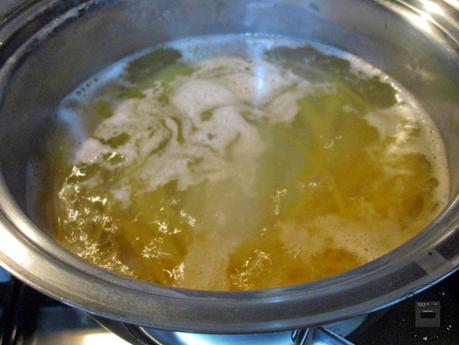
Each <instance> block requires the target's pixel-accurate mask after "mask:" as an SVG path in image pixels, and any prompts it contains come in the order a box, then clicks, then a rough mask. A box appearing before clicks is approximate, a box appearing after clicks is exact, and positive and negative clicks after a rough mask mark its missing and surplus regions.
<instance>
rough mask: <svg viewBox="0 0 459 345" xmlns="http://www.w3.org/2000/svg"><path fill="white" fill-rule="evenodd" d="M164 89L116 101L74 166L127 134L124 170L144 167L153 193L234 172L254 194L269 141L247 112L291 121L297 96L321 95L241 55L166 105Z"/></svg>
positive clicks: (186, 83) (177, 91)
mask: <svg viewBox="0 0 459 345" xmlns="http://www.w3.org/2000/svg"><path fill="white" fill-rule="evenodd" d="M165 87H166V85H163V84H161V83H160V84H158V85H155V87H154V88H149V89H147V90H145V92H144V94H145V97H144V98H141V99H128V100H125V101H123V102H121V103H119V104H117V106H116V108H115V109H114V111H113V115H112V116H111V117H109V118H108V119H106V120H104V121H102V122H101V123H100V124H99V125H98V126H97V127H96V128H95V129H94V132H93V134H92V136H90V137H89V138H88V139H86V140H84V141H83V142H82V144H81V145H80V146H79V148H78V149H77V151H76V154H75V163H81V162H86V163H88V162H94V161H95V160H97V159H98V157H100V156H101V155H102V154H104V153H109V152H112V151H113V148H112V147H110V146H109V145H108V144H106V143H107V142H109V140H110V138H116V137H117V136H120V135H124V136H126V138H128V139H127V140H126V142H124V143H122V144H121V145H119V146H118V147H116V152H117V153H119V154H122V155H123V156H124V157H125V160H124V162H123V163H122V165H126V166H128V165H136V164H137V165H139V167H138V168H136V171H135V175H136V176H138V177H139V178H140V179H142V180H143V181H148V185H149V186H150V187H149V188H150V190H155V189H156V188H158V187H159V186H162V185H165V184H167V183H169V182H171V181H177V185H178V189H179V190H185V189H187V188H188V187H190V186H193V185H197V184H199V183H201V182H203V181H204V180H208V181H212V180H219V179H220V180H224V179H226V178H228V177H229V174H230V175H234V176H238V177H239V179H240V181H241V183H242V184H244V185H245V187H244V188H245V190H246V191H247V192H249V191H250V186H251V183H252V181H251V178H250V176H254V175H255V170H256V168H257V166H256V161H257V158H258V156H259V155H260V154H261V153H262V152H263V149H264V148H263V147H264V144H263V142H262V140H261V138H260V136H259V133H258V130H257V129H256V127H255V126H254V125H253V124H251V123H250V122H249V121H247V118H246V117H244V115H243V113H247V112H249V113H251V114H252V116H255V117H256V116H257V115H256V114H261V115H260V116H263V117H264V119H265V120H268V121H272V122H284V123H289V122H290V121H292V120H293V119H294V117H295V115H296V112H297V109H298V106H297V102H296V101H297V99H298V98H300V97H302V96H304V95H305V94H307V93H308V92H311V91H312V90H314V87H313V86H311V85H310V84H309V83H307V82H305V81H301V80H300V79H299V78H298V77H296V76H295V75H293V73H292V72H290V71H289V70H286V69H283V68H281V67H279V66H275V65H273V64H270V63H268V62H261V61H253V60H247V59H242V58H238V57H225V58H212V59H209V60H205V61H202V62H200V63H199V64H197V66H196V68H195V72H194V73H193V74H192V75H191V76H190V77H188V78H185V79H178V80H175V81H173V82H172V84H171V85H168V86H167V87H168V88H170V90H171V92H170V96H169V102H170V104H166V105H165V104H163V103H162V102H161V101H160V97H161V95H162V94H163V90H164V88H165ZM261 107H265V108H266V109H267V111H260V108H261ZM65 111H67V110H65ZM254 114H255V115H254ZM180 140H183V142H180ZM155 150H158V152H157V153H156V154H152V152H154V151H155ZM228 158H230V161H231V163H229V162H228ZM193 162H197V163H193ZM114 196H115V197H117V198H121V197H122V198H126V197H128V193H127V192H123V193H120V192H119V190H118V189H115V191H114ZM120 201H123V202H124V203H126V202H127V201H126V200H120Z"/></svg>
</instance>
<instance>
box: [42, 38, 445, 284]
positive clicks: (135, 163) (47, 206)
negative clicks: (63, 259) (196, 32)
mask: <svg viewBox="0 0 459 345" xmlns="http://www.w3.org/2000/svg"><path fill="white" fill-rule="evenodd" d="M38 166H39V172H40V174H39V183H38V185H39V186H40V187H39V189H38V193H37V198H36V202H35V208H36V209H37V210H38V214H39V215H40V217H41V219H42V220H43V222H44V223H45V224H46V226H47V227H48V229H49V231H50V233H51V234H52V236H54V237H55V238H56V239H57V240H58V241H59V242H60V243H61V244H62V245H63V246H65V247H66V248H67V249H69V250H70V251H72V252H74V253H76V254H77V255H79V256H80V257H82V258H83V259H85V260H87V261H89V262H91V263H94V264H96V265H99V266H101V267H104V268H106V269H108V270H110V271H113V272H116V273H121V274H124V275H127V276H129V277H132V278H136V279H141V280H144V281H148V282H152V283H158V284H165V285H169V286H174V287H181V288H191V289H202V290H253V289H265V288H274V287H282V286H288V285H292V284H302V283H306V282H309V281H314V280H318V279H322V278H326V277H329V276H332V275H335V274H338V273H341V272H344V271H347V270H350V269H352V268H355V267H357V266H359V265H362V264H365V263H367V262H369V261H371V260H373V259H375V258H377V257H380V256H382V255H384V254H386V253H387V252H389V251H390V250H392V249H394V248H396V247H397V246H399V245H401V244H402V243H404V242H405V241H407V240H409V239H410V238H412V237H413V236H415V235H416V234H417V233H418V232H419V231H421V230H422V229H423V227H425V226H426V225H427V224H428V223H429V222H430V221H431V220H432V219H433V218H434V217H435V216H436V215H437V214H438V212H439V211H441V209H442V208H443V207H444V206H445V204H446V202H447V199H448V188H449V185H448V172H447V165H446V159H445V153H444V149H443V146H442V142H441V139H440V136H439V134H438V131H437V129H436V128H435V126H434V124H433V122H432V121H431V119H430V118H429V117H428V116H427V115H426V114H425V113H424V112H423V111H422V109H421V108H420V107H419V106H418V105H417V104H416V102H415V100H413V99H412V98H411V96H410V95H409V94H408V93H407V92H406V91H404V90H403V89H402V88H401V87H400V86H399V85H398V84H397V83H396V82H395V81H394V80H392V79H391V78H390V77H389V76H387V75H385V74H384V73H383V72H381V71H379V70H377V69H376V68H374V67H372V66H371V65H369V64H367V63H366V62H364V61H362V60H360V59H359V58H357V57H355V56H353V55H351V54H348V53H344V52H341V51H338V50H336V49H332V48H329V47H326V46H322V45H318V44H313V43H310V42H309V43H308V42H302V41H296V40H291V39H288V38H283V37H277V36H256V35H224V36H207V37H198V38H190V39H186V40H181V41H174V42H170V43H168V44H164V45H161V46H158V47H155V48H154V49H149V50H146V51H143V52H140V53H138V54H136V55H133V56H130V57H128V58H126V59H124V60H122V61H120V62H118V63H116V64H114V65H112V66H110V67H108V68H107V69H105V70H104V71H102V72H100V73H99V74H97V75H96V76H94V77H93V78H91V79H90V80H89V81H87V82H85V83H84V84H83V85H82V86H80V87H79V88H78V89H77V90H75V91H74V92H73V93H71V94H70V95H69V96H67V97H66V98H65V99H64V100H63V101H62V102H61V104H60V106H59V108H58V110H57V120H56V124H55V128H54V130H53V131H52V135H51V136H50V139H49V140H48V141H47V143H46V145H45V148H44V150H43V154H42V155H41V158H40V159H39V160H38ZM50 191H51V192H50Z"/></svg>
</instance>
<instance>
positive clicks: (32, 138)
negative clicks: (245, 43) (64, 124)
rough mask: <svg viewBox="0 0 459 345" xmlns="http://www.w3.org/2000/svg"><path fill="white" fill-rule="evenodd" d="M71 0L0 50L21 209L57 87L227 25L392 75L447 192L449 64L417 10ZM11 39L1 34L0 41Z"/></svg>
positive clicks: (6, 138)
mask: <svg viewBox="0 0 459 345" xmlns="http://www.w3.org/2000/svg"><path fill="white" fill-rule="evenodd" d="M64 3H66V4H64ZM72 3H73V2H64V1H62V2H60V3H59V2H58V5H49V6H54V8H51V7H50V8H51V9H50V10H49V11H48V12H46V13H45V14H43V15H40V14H37V15H36V18H34V19H32V20H31V21H30V22H29V24H27V25H25V26H24V28H23V29H22V31H21V35H22V36H21V37H23V40H24V42H25V43H24V44H22V45H20V46H19V49H17V50H16V51H15V52H13V56H12V57H8V56H5V53H4V58H5V59H6V58H9V59H8V60H7V63H6V65H5V66H11V65H14V68H13V73H12V74H11V75H10V76H9V79H8V82H7V87H5V88H4V89H3V90H1V91H2V100H3V101H2V104H1V108H0V144H1V147H3V148H7V149H2V150H1V152H0V161H1V164H2V169H3V171H2V172H3V174H4V177H5V181H6V183H7V185H8V187H9V189H10V191H11V192H12V194H13V195H14V197H15V198H16V201H17V202H18V203H19V205H21V207H23V208H24V209H25V208H26V200H27V198H28V195H27V162H28V161H29V158H30V157H31V156H32V155H34V154H35V153H36V149H37V147H39V146H40V142H41V141H43V139H44V138H45V137H46V133H47V131H49V130H50V128H52V127H51V123H52V120H53V118H54V117H55V109H56V106H57V104H58V103H59V102H60V100H61V99H62V98H63V97H64V96H65V95H67V94H68V93H69V92H70V91H72V90H73V89H74V88H75V87H76V86H78V85H79V84H81V83H82V82H83V81H84V80H86V79H87V78H88V77H90V76H91V75H93V74H94V73H96V72H97V71H99V70H100V69H102V68H103V67H104V66H107V65H109V64H111V63H113V62H115V61H117V60H119V59H120V58H122V57H124V56H126V55H129V54H131V53H134V52H136V51H139V50H141V49H144V48H146V47H150V46H154V45H156V44H158V43H161V42H164V41H168V40H171V39H176V38H181V37H187V36H197V35H207V34H215V33H230V32H231V33H268V34H278V35H286V36H292V37H297V38H301V39H305V40H312V41H317V42H321V43H324V44H328V45H331V46H335V47H338V48H341V49H343V50H347V51H349V52H351V53H354V54H356V55H357V56H360V57H362V58H363V59H365V60H366V61H368V62H370V63H372V64H374V65H375V66H377V67H378V68H380V69H381V70H383V71H384V72H386V73H388V74H389V75H391V76H392V77H394V78H395V79H396V80H398V81H399V82H400V83H401V84H402V85H403V86H404V87H405V88H406V89H407V90H408V91H410V92H411V93H412V94H413V95H414V97H415V98H416V99H417V100H418V101H419V102H420V104H421V106H422V107H423V108H424V109H425V110H426V111H427V112H428V113H429V114H430V115H431V116H432V118H433V119H434V121H435V122H436V124H437V126H438V128H439V129H440V132H441V134H442V136H443V139H444V143H445V146H446V150H447V157H448V161H449V167H450V174H451V182H452V183H451V192H452V193H451V195H452V196H454V195H456V194H457V192H458V190H459V135H457V134H458V133H459V98H458V97H457V95H459V80H458V79H459V73H458V72H459V71H458V64H457V60H456V56H455V53H454V51H451V48H450V47H449V46H448V42H446V39H445V38H444V37H443V36H442V35H441V34H440V33H439V32H438V31H437V29H436V28H434V27H433V26H432V25H430V24H429V23H428V22H426V21H424V22H423V21H422V20H421V19H422V18H421V17H419V18H417V17H415V16H407V17H403V16H400V15H398V14H395V13H393V12H391V11H389V10H388V9H387V8H383V7H381V6H380V5H378V4H377V3H376V2H372V1H359V0H339V1H337V0H335V1H333V0H322V1H306V0H304V1H302V0H265V1H258V0H249V1H247V0H232V1H223V0H197V1H196V0H195V1H188V0H155V1H152V0H118V1H87V2H86V3H84V4H83V5H80V7H79V8H78V9H72V8H71V7H70V6H71V5H72ZM65 6H68V7H65ZM50 13H51V14H50ZM57 13H60V16H57V17H56V18H57V20H54V21H51V19H53V18H52V17H53V15H55V14H57ZM410 15H411V14H410ZM50 17H51V18H50ZM43 22H44V23H45V24H43ZM37 28H40V29H39V30H37ZM32 29H33V30H32ZM25 39H27V40H25ZM17 40H18V39H17V38H16V41H17ZM14 43H17V42H15V41H14V39H11V40H10V41H8V40H7V41H6V42H5V47H4V49H6V51H8V50H7V48H9V46H8V45H10V46H11V45H14Z"/></svg>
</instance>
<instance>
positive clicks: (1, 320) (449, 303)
mask: <svg viewBox="0 0 459 345" xmlns="http://www.w3.org/2000/svg"><path fill="white" fill-rule="evenodd" d="M427 326H428V327H427ZM347 339H348V340H350V341H351V342H353V343H355V344H358V345H360V344H362V345H392V344H402V345H412V344H413V345H417V344H431V345H459V272H457V273H455V274H453V275H451V276H450V277H448V278H446V279H445V280H443V281H441V282H439V283H437V284H436V285H434V286H433V287H431V288H429V289H427V290H426V291H424V292H422V293H420V294H418V295H415V296H414V297H412V298H410V299H407V300H405V301H402V302H399V303H397V304H395V305H393V306H391V307H389V308H387V309H385V310H383V311H379V312H376V313H372V314H370V315H369V316H368V318H367V320H366V321H365V322H364V323H363V324H362V325H361V326H360V327H359V328H358V329H357V330H356V331H354V332H353V333H352V334H351V335H349V336H348V337H347ZM127 344H128V343H126V342H124V341H123V340H121V339H120V338H118V337H117V336H116V335H114V334H111V333H109V332H108V331H106V330H104V329H103V328H101V327H100V326H99V325H98V324H97V323H95V322H94V321H93V320H92V319H91V318H90V317H89V316H87V315H86V314H84V313H82V312H80V311H78V310H76V309H74V308H71V307H68V306H66V305H63V304H61V303H59V302H57V301H54V300H52V299H50V298H48V297H46V296H44V295H42V294H40V293H38V292H37V291H35V290H33V289H32V288H30V287H28V286H26V285H24V284H22V283H21V282H19V281H18V280H17V279H14V278H12V277H10V276H9V275H8V274H7V273H6V272H5V271H3V270H2V269H1V268H0V345H127ZM260 345H262V344H260ZM324 345H326V344H324Z"/></svg>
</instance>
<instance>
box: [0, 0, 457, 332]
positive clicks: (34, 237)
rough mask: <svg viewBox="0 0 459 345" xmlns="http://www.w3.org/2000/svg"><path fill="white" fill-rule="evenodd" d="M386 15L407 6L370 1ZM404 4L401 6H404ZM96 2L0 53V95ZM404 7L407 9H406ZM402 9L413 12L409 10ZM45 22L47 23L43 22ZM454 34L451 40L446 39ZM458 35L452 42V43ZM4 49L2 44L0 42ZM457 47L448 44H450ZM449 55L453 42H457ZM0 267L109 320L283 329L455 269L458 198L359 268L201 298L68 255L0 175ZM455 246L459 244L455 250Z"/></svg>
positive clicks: (43, 7)
mask: <svg viewBox="0 0 459 345" xmlns="http://www.w3.org/2000/svg"><path fill="white" fill-rule="evenodd" d="M373 2H374V3H375V4H377V5H379V6H384V7H385V8H388V9H389V8H390V10H391V11H395V10H400V11H402V10H404V11H405V10H407V7H406V6H405V3H406V2H402V1H392V2H391V3H390V4H387V2H386V1H382V0H381V1H380V0H378V1H373ZM58 3H59V0H55V1H51V2H49V1H44V0H43V1H38V2H36V3H34V4H32V5H30V6H29V7H25V8H24V9H23V13H19V14H15V16H14V17H13V18H11V19H10V20H7V21H5V22H3V23H0V38H4V37H1V35H2V33H3V35H5V38H6V36H9V35H12V33H14V32H17V30H19V28H20V27H21V23H22V21H26V22H28V21H31V20H33V19H34V18H36V17H37V16H39V15H40V14H43V13H46V11H49V10H50V9H52V8H54V6H56V5H57V4H58ZM402 3H403V4H402ZM101 4H102V1H99V0H87V1H84V2H83V3H82V4H81V2H80V3H79V4H78V5H77V6H73V7H72V6H71V5H69V6H68V8H64V9H63V10H62V13H60V16H59V17H58V20H53V21H52V22H50V23H51V24H50V23H46V24H47V25H45V26H44V27H43V28H42V29H41V30H38V31H37V32H36V33H34V34H33V35H32V36H31V37H27V39H26V40H24V41H23V42H19V44H18V45H17V47H13V48H12V49H11V52H10V53H8V50H6V52H7V53H3V54H4V55H1V54H0V61H1V59H2V57H4V60H5V63H4V65H3V67H1V68H0V90H2V92H3V90H7V87H6V86H7V84H8V81H9V80H10V77H11V75H12V74H13V73H14V70H15V68H16V66H17V63H18V61H20V60H21V59H22V58H23V57H24V56H26V55H27V53H28V52H29V51H30V49H31V47H33V45H34V44H36V42H40V40H41V39H45V38H46V36H47V35H48V34H49V32H51V31H52V30H53V29H54V28H56V27H57V26H58V25H60V24H63V23H65V22H66V21H68V20H75V19H77V18H78V16H80V15H82V14H83V13H84V12H85V11H91V10H92V9H95V8H96V7H97V6H101ZM410 6H411V7H412V5H410ZM410 10H412V9H411V8H410ZM48 24H49V25H48ZM453 37H454V36H453ZM458 37H459V36H458ZM3 41H4V42H6V44H8V40H7V39H5V40H3ZM453 43H456V42H453ZM456 48H457V45H456ZM0 238H1V240H0V263H1V264H2V265H4V267H6V268H7V269H8V270H9V271H10V272H11V273H13V274H14V275H15V276H17V277H18V278H20V279H21V280H23V281H24V282H26V283H27V284H29V285H31V286H33V287H34V288H36V289H38V290H40V291H41V292H43V293H45V294H47V295H49V296H51V297H53V298H55V299H58V300H60V301H62V302H64V303H66V304H68V305H71V306H75V307H77V308H80V309H82V310H85V311H87V312H89V313H93V314H97V315H99V316H102V317H107V318H110V319H114V320H118V321H122V322H127V323H134V324H139V325H142V326H147V327H155V328H160V329H166V330H180V331H187V332H207V333H209V332H212V333H253V332H268V331H280V330H289V329H295V328H303V327H306V326H314V325H321V324H326V323H330V322H334V321H338V320H342V319H347V318H352V317H355V316H358V315H362V314H366V313H368V312H370V311H374V310H377V309H380V308H382V307H385V306H388V305H390V304H393V303H396V302H398V301H399V300H401V299H404V298H407V297H410V296H412V295H413V294H414V293H416V292H419V291H422V290H423V289H425V288H427V287H429V286H430V285H432V284H434V283H436V282H437V281H438V280H440V279H442V278H443V277H445V276H447V275H448V274H451V273H452V272H453V271H454V270H456V269H458V268H459V248H458V251H457V253H456V254H455V256H453V257H448V258H447V257H445V256H444V254H443V249H442V248H443V246H444V244H445V243H446V242H449V241H453V242H454V243H458V244H459V197H458V196H456V198H455V199H454V200H453V201H452V202H451V203H450V204H449V206H448V207H447V208H446V209H445V210H444V211H443V212H442V214H441V215H440V216H439V217H437V218H436V219H435V220H434V221H433V222H432V223H431V224H430V225H429V226H427V227H426V228H425V229H424V230H423V231H422V232H421V233H419V234H418V235H417V236H416V237H414V238H413V239H411V240H410V241H408V242H406V243H404V244H403V245H402V246H400V247H398V248H397V249H395V250H393V251H391V252H390V253H388V254H386V255H384V256H383V257H380V258H378V259H376V260H374V261H372V262H370V263H368V264H366V265H363V266H360V267H358V268H356V269H354V270H351V271H348V272H345V273H343V274H340V275H337V276H334V277H330V278H327V279H323V280H320V281H316V282H312V283H307V284H301V285H295V286H289V287H285V288H275V289H266V290H255V291H248V292H209V291H198V290H189V289H178V288H172V287H166V286H161V285H156V284H150V283H145V282H141V281H136V280H132V279H129V278H127V277H123V276H120V275H117V274H113V273H111V272H108V271H106V270H104V269H102V268H99V267H97V266H94V265H91V264H89V263H87V262H85V261H84V260H82V259H80V258H79V257H77V256H76V255H74V254H72V253H70V252H68V251H66V250H65V249H64V248H63V247H61V246H60V245H59V244H57V243H56V242H55V241H53V240H52V239H51V238H50V237H49V236H48V235H46V234H45V233H44V232H42V231H41V230H40V229H38V227H36V226H35V225H34V224H33V223H32V222H31V221H30V220H29V219H28V217H27V216H26V215H25V213H24V212H23V211H22V210H21V209H20V207H19V206H18V205H17V204H16V202H15V201H14V199H13V197H12V196H11V195H10V192H9V191H8V187H7V186H6V184H5V182H4V180H3V178H2V177H1V176H0ZM458 247H459V245H458Z"/></svg>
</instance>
